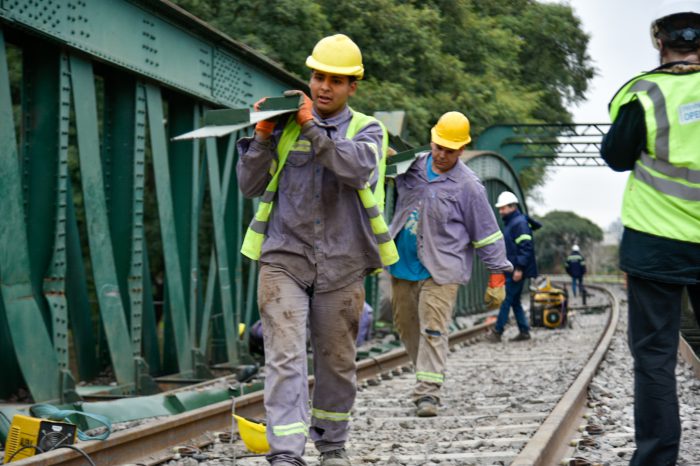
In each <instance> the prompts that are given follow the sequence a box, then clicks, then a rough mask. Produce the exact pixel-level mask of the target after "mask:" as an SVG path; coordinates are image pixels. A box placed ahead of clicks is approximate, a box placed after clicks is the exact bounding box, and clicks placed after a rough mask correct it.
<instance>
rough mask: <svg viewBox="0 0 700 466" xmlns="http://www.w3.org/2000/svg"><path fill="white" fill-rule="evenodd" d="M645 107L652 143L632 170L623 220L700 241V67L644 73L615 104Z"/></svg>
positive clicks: (614, 112)
mask: <svg viewBox="0 0 700 466" xmlns="http://www.w3.org/2000/svg"><path fill="white" fill-rule="evenodd" d="M633 100H637V101H638V102H639V103H640V104H641V105H642V107H643V108H644V121H645V123H646V130H647V146H646V148H645V150H643V151H642V154H641V156H640V158H639V159H638V160H637V162H636V163H635V166H634V170H633V171H632V173H631V174H630V177H629V179H628V181H627V186H626V188H625V196H624V201H623V205H622V223H623V224H624V225H625V226H627V227H629V228H632V229H634V230H638V231H642V232H645V233H649V234H652V235H656V236H661V237H664V238H670V239H675V240H680V241H688V242H693V243H700V71H696V72H691V73H683V74H675V73H668V72H661V71H656V72H650V73H646V74H642V75H640V76H638V77H636V78H634V79H632V80H631V81H630V82H628V83H627V84H625V86H623V87H622V89H620V91H618V93H617V94H616V95H615V97H614V98H613V100H612V102H611V103H610V118H611V119H612V121H615V118H616V117H617V114H618V112H619V111H620V107H622V106H623V105H625V104H627V103H629V102H631V101H633Z"/></svg>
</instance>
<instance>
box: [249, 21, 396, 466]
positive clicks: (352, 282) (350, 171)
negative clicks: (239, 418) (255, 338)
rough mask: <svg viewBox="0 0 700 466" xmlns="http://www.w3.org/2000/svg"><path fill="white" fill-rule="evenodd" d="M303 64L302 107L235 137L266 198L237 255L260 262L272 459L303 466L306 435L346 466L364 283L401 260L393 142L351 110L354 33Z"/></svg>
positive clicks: (327, 42)
mask: <svg viewBox="0 0 700 466" xmlns="http://www.w3.org/2000/svg"><path fill="white" fill-rule="evenodd" d="M306 65H307V66H308V67H309V68H310V69H311V78H310V81H309V87H310V89H311V97H310V98H309V97H308V96H306V95H305V94H304V93H303V92H301V91H292V92H291V93H290V94H298V95H299V96H300V102H301V104H300V106H299V111H298V112H297V113H296V114H295V115H293V116H292V117H291V118H289V119H288V120H287V119H284V120H282V121H279V122H272V121H267V122H260V123H259V124H258V125H257V126H256V128H255V136H254V137H252V138H243V139H241V140H240V141H239V142H238V149H239V153H240V154H241V156H240V159H239V161H238V165H237V173H238V183H239V186H240V188H241V190H242V192H243V194H244V195H246V196H248V197H255V196H262V199H261V202H260V207H259V209H258V212H257V213H256V215H255V218H254V219H253V221H252V222H251V224H250V227H249V229H248V231H247V233H246V237H245V240H244V242H243V248H242V250H241V251H242V253H243V254H244V255H246V256H247V257H249V258H251V259H254V260H259V261H260V272H259V276H258V307H259V309H260V316H261V320H262V327H263V335H264V340H265V363H266V368H265V376H266V378H265V409H266V412H267V437H268V441H269V443H270V448H271V450H270V453H269V454H268V456H267V458H268V461H269V462H270V463H272V464H274V465H275V466H281V465H287V466H288V465H297V466H300V465H304V464H305V462H304V460H303V459H302V456H303V454H304V446H305V444H306V437H307V435H310V437H311V439H312V440H313V441H314V442H315V444H316V448H317V449H318V450H319V451H320V453H321V465H323V466H346V465H349V464H350V461H349V459H348V455H347V452H346V451H345V442H346V440H347V438H348V432H349V420H350V411H351V409H352V406H353V403H354V400H355V394H356V374H355V353H356V348H355V339H356V337H357V333H358V323H359V319H360V314H361V313H362V309H363V305H364V297H365V291H364V286H363V279H364V277H365V276H366V275H367V274H368V273H370V272H371V271H374V270H376V269H377V268H381V267H382V266H383V265H388V264H390V263H392V262H394V261H396V260H397V259H398V256H397V254H396V248H395V246H394V244H393V241H391V238H390V237H389V235H388V227H387V225H386V223H384V219H383V217H382V214H381V204H382V202H383V201H382V200H383V178H384V177H383V170H382V169H383V167H384V157H385V151H386V147H387V144H388V141H387V137H386V131H385V129H384V128H383V126H382V125H381V124H380V123H379V122H378V121H377V120H375V119H374V118H372V117H369V116H366V115H363V114H361V113H359V112H355V111H354V110H352V109H351V108H350V107H349V106H348V99H349V98H350V97H351V96H352V95H353V94H354V93H355V92H356V91H357V85H358V80H360V79H362V76H363V74H364V68H363V65H362V55H361V53H360V49H359V48H358V47H357V45H355V43H354V42H353V41H352V40H350V38H349V37H347V36H345V35H342V34H337V35H334V36H330V37H326V38H324V39H322V40H321V41H320V42H318V44H317V45H316V46H315V48H314V50H313V52H312V54H311V56H309V57H308V59H307V60H306ZM307 322H308V327H309V333H310V338H311V345H312V348H313V373H314V376H315V379H316V382H315V385H314V391H313V399H312V403H311V416H309V403H308V386H307V365H306V362H307V356H306V337H307ZM309 417H310V419H309Z"/></svg>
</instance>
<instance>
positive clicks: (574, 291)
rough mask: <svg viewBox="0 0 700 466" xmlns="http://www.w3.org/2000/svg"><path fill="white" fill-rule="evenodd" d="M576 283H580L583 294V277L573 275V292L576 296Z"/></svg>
mask: <svg viewBox="0 0 700 466" xmlns="http://www.w3.org/2000/svg"><path fill="white" fill-rule="evenodd" d="M576 285H578V287H579V288H580V289H581V294H583V293H584V290H583V277H571V293H573V295H574V296H576Z"/></svg>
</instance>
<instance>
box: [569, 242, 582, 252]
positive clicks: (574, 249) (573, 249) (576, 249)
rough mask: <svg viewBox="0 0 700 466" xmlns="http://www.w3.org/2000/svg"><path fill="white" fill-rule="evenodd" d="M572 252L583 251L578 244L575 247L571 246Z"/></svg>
mask: <svg viewBox="0 0 700 466" xmlns="http://www.w3.org/2000/svg"><path fill="white" fill-rule="evenodd" d="M571 250H572V251H575V252H579V251H580V250H581V249H580V248H579V247H578V244H574V245H573V246H571Z"/></svg>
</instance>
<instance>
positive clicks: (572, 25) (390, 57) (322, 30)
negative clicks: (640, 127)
mask: <svg viewBox="0 0 700 466" xmlns="http://www.w3.org/2000/svg"><path fill="white" fill-rule="evenodd" d="M176 3H178V4H179V5H180V6H182V7H183V8H185V9H187V10H189V11H190V12H192V13H193V14H195V15H197V16H199V17H201V18H202V19H204V20H205V21H208V22H210V23H211V24H212V25H213V26H214V27H216V28H218V29H220V30H222V31H223V32H225V33H226V34H228V35H230V36H231V37H233V38H234V39H236V40H239V41H241V42H244V43H246V44H248V45H250V46H251V47H254V48H256V49H258V50H259V51H260V52H262V53H264V54H266V55H267V56H269V57H270V58H272V59H273V60H276V61H278V62H279V63H280V64H282V65H283V66H284V67H285V68H286V69H288V70H289V71H291V72H293V73H295V74H297V75H298V76H299V77H301V78H303V79H305V78H306V77H307V76H308V73H309V70H308V69H307V68H306V67H305V65H304V62H305V60H306V57H307V55H309V54H310V53H311V50H312V49H313V46H314V44H315V43H316V42H317V41H318V40H319V39H320V38H322V37H324V36H326V35H328V34H332V33H337V32H342V33H344V34H347V35H349V36H350V37H351V38H352V39H353V40H354V41H355V42H356V43H357V44H358V45H359V46H360V49H361V50H362V53H363V61H364V65H365V69H366V72H365V73H366V79H365V81H363V82H361V83H360V89H359V92H358V93H357V95H356V96H355V97H354V98H353V102H352V105H353V107H355V108H357V109H359V110H361V111H363V112H366V113H371V112H374V111H376V110H397V109H403V110H405V111H406V112H407V123H408V138H409V140H410V142H412V143H414V144H425V143H427V142H428V140H429V134H430V131H429V130H430V128H431V127H432V126H433V125H434V124H435V122H436V121H437V119H438V118H439V117H440V115H442V114H443V113H444V112H447V111H450V110H460V111H462V112H463V113H465V114H466V115H467V116H469V118H470V120H471V122H472V133H473V134H474V135H475V136H476V135H478V134H479V133H480V132H481V131H482V130H483V129H484V128H486V127H487V126H490V125H492V124H495V123H507V122H519V123H559V122H563V123H568V122H571V115H570V114H569V112H568V111H567V110H566V106H567V105H568V104H570V103H573V102H577V101H579V100H581V99H582V98H583V96H584V94H585V92H586V90H587V87H588V82H589V81H590V79H591V78H592V77H593V74H594V71H593V69H592V68H591V66H590V63H589V61H590V59H589V57H588V55H587V51H586V50H587V46H588V40H589V37H588V36H587V35H586V33H584V32H583V31H582V30H581V23H580V21H579V19H578V18H576V17H575V16H574V14H573V11H572V9H571V7H570V6H568V5H563V4H552V3H546V4H545V3H538V2H537V1H535V0H429V1H425V0H421V1H419V0H354V1H352V2H339V1H337V0H279V1H276V2H258V1H255V0H240V1H236V2H231V1H229V0H176ZM544 172H545V170H544V168H542V167H535V169H532V170H530V171H529V172H528V173H526V174H524V175H523V180H522V181H523V184H524V186H525V187H526V189H531V188H534V187H536V186H538V185H541V184H542V183H543V180H544Z"/></svg>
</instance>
